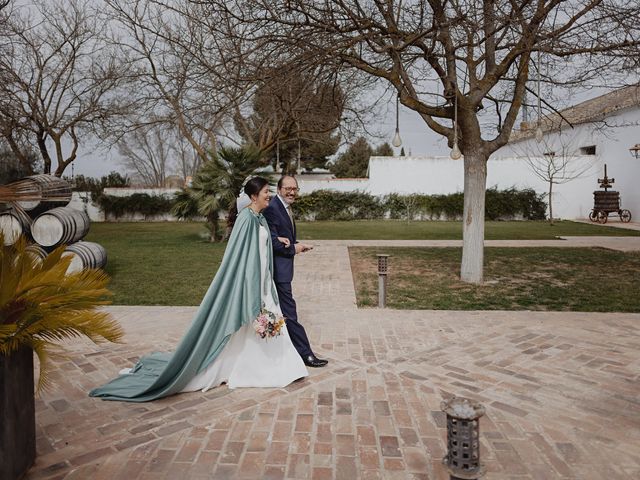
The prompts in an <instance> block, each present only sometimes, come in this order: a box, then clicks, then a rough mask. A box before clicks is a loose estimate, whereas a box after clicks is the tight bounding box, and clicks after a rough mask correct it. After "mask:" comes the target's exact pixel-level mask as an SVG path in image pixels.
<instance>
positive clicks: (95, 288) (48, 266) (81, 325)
mask: <svg viewBox="0 0 640 480" xmlns="http://www.w3.org/2000/svg"><path fill="white" fill-rule="evenodd" d="M0 245H3V239H2V233H0ZM26 247H27V242H26V240H25V238H24V237H22V238H20V239H19V240H18V242H17V243H16V244H15V245H14V246H13V247H10V248H8V247H5V248H0V355H3V356H9V355H11V354H12V353H14V352H17V351H18V350H20V349H21V348H23V347H28V348H30V349H32V350H33V351H34V352H35V353H36V354H37V355H38V359H39V361H40V377H39V381H38V389H39V390H40V389H43V388H46V387H47V386H49V379H48V372H49V369H48V358H49V356H50V354H51V353H54V352H56V351H58V350H59V346H58V345H57V342H59V341H61V340H65V339H67V338H72V337H79V336H82V335H84V336H86V337H88V338H89V339H91V340H92V341H93V342H95V343H98V342H100V341H103V340H107V341H110V342H117V341H119V340H120V339H121V338H122V335H123V331H122V329H121V328H120V326H119V325H118V323H117V322H116V321H115V320H113V319H112V318H111V317H110V315H109V314H108V313H107V312H102V311H98V310H97V307H99V306H101V305H106V304H108V303H110V302H109V300H108V299H107V297H108V296H109V295H110V294H111V293H110V292H109V290H107V288H106V285H107V282H108V280H109V278H108V276H107V275H106V274H105V273H104V272H102V271H101V270H82V271H80V272H76V273H69V274H68V273H67V269H68V267H69V264H70V262H71V257H63V256H62V253H63V252H64V248H65V247H64V246H61V247H58V248H57V249H56V250H54V251H53V252H51V253H50V254H49V255H48V256H47V257H46V258H45V259H44V260H39V259H36V258H34V257H33V256H32V255H31V254H30V253H29V251H28V250H27V249H26Z"/></svg>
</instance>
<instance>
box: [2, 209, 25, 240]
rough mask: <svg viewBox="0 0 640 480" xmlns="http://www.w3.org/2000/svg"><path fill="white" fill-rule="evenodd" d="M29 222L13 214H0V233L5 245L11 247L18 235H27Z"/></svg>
mask: <svg viewBox="0 0 640 480" xmlns="http://www.w3.org/2000/svg"><path fill="white" fill-rule="evenodd" d="M29 226H30V225H29V222H28V221H27V219H24V218H22V217H21V216H20V215H18V214H16V213H14V212H11V211H9V212H3V213H0V232H2V234H3V236H4V244H5V245H13V244H14V243H16V242H17V241H18V238H20V235H27V234H28V233H29Z"/></svg>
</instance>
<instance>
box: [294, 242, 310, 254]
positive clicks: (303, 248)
mask: <svg viewBox="0 0 640 480" xmlns="http://www.w3.org/2000/svg"><path fill="white" fill-rule="evenodd" d="M312 248H313V245H308V244H306V243H296V253H301V252H308V251H309V250H311V249H312Z"/></svg>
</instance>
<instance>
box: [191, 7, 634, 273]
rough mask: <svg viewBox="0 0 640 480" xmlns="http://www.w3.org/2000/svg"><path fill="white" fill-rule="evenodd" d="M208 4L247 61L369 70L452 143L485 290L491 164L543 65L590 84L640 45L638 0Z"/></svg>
mask: <svg viewBox="0 0 640 480" xmlns="http://www.w3.org/2000/svg"><path fill="white" fill-rule="evenodd" d="M198 3H200V4H204V5H206V6H207V7H208V8H209V16H210V18H213V19H215V21H216V22H217V23H218V24H219V25H221V26H224V28H225V29H226V30H227V31H228V32H229V36H230V37H231V38H234V39H235V40H236V42H237V44H238V45H240V46H241V47H242V49H243V55H242V56H241V61H242V62H243V64H246V63H250V62H251V61H253V62H255V63H258V62H262V64H263V65H264V63H265V62H269V61H272V60H273V61H274V62H275V63H276V64H277V63H278V62H281V61H282V58H281V57H282V56H283V55H284V56H289V57H291V56H292V55H293V58H290V59H289V61H293V62H297V63H299V64H325V65H327V64H328V65H334V66H335V67H336V68H340V69H355V70H358V71H361V72H364V73H365V74H367V75H369V76H371V77H373V78H378V79H380V80H382V81H383V82H384V83H386V84H388V85H390V86H391V87H392V88H393V89H394V90H395V91H396V92H397V94H398V95H399V98H400V102H401V103H402V104H403V105H404V106H406V107H408V108H410V109H412V110H415V111H416V112H418V113H419V114H420V116H421V117H422V119H423V120H424V121H425V123H426V124H427V126H428V127H429V128H430V129H432V130H433V131H435V132H436V133H438V134H440V135H442V136H444V137H446V138H447V139H448V143H449V146H450V147H454V144H457V146H458V147H459V149H460V150H461V152H462V154H464V193H465V195H464V213H463V239H464V246H463V253H462V262H461V278H462V280H464V281H467V282H473V283H479V282H481V281H482V278H483V244H484V210H485V190H486V175H487V160H488V158H489V155H490V154H491V153H493V152H495V151H496V150H497V149H499V148H500V147H501V146H504V145H505V144H506V143H507V141H508V139H509V135H510V133H511V131H512V128H513V126H514V124H515V122H516V119H517V117H518V112H519V110H520V107H521V105H522V101H523V97H524V93H525V91H526V90H527V89H529V90H532V88H531V86H528V82H530V80H531V78H530V71H531V68H532V65H533V66H534V70H533V71H534V72H539V71H540V70H541V68H540V66H541V64H548V65H552V68H553V66H555V65H556V64H555V63H552V60H558V62H559V63H560V62H561V63H562V68H557V69H555V68H554V69H553V71H549V73H548V75H546V76H545V79H547V80H553V81H558V82H561V83H565V84H570V85H579V84H580V83H582V82H585V81H587V80H589V79H594V78H596V76H597V75H607V74H608V73H610V72H611V70H612V68H614V67H622V66H623V63H624V59H625V58H630V57H631V56H632V55H637V53H638V49H637V47H638V44H639V40H640V35H639V31H638V28H639V27H640V21H639V16H640V13H639V12H640V6H638V3H637V2H630V1H628V0H572V1H562V0H425V1H420V2H402V1H401V0H386V1H375V2H369V1H362V0H327V1H325V2H309V1H307V0H200V1H199V2H198ZM538 52H539V53H540V57H541V60H540V61H538ZM623 57H624V58H623ZM232 60H233V59H230V61H232ZM545 62H546V63H545ZM569 66H573V67H575V68H569ZM543 80H544V79H543ZM534 91H535V89H534Z"/></svg>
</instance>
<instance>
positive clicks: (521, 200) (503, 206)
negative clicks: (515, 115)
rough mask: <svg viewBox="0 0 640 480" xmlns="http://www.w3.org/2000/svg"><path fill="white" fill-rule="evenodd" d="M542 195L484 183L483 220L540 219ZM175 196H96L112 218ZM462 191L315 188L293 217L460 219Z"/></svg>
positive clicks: (160, 207) (168, 202) (165, 205)
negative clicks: (382, 192) (432, 192)
mask: <svg viewBox="0 0 640 480" xmlns="http://www.w3.org/2000/svg"><path fill="white" fill-rule="evenodd" d="M543 196H544V194H537V193H536V192H535V191H534V190H531V189H524V190H516V189H515V188H509V189H506V190H498V189H497V188H496V187H493V188H489V189H488V190H487V194H486V208H485V218H486V219H487V220H513V219H522V220H544V218H545V212H546V210H547V205H546V203H545V202H544V200H543ZM174 202H175V199H174V198H166V197H163V196H160V195H147V194H146V193H135V194H133V195H130V196H127V197H115V196H111V195H100V196H99V197H98V198H97V203H98V204H99V205H100V208H102V210H103V211H104V212H105V214H106V215H108V216H114V217H116V218H118V217H120V216H122V215H126V214H135V213H141V214H142V215H144V216H145V217H148V216H153V215H162V214H166V213H170V211H171V208H172V207H173V204H174ZM462 209H463V194H462V193H461V192H458V193H451V194H448V195H419V194H414V195H399V194H397V193H392V194H390V195H385V196H382V197H376V196H373V195H370V194H368V193H364V192H336V191H333V190H316V191H315V192H313V193H309V194H306V195H301V196H300V197H299V198H298V200H297V201H296V202H295V203H294V205H293V210H294V213H295V215H296V217H297V218H300V219H303V220H307V221H314V220H374V219H382V218H392V219H410V220H459V219H461V218H462Z"/></svg>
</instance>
